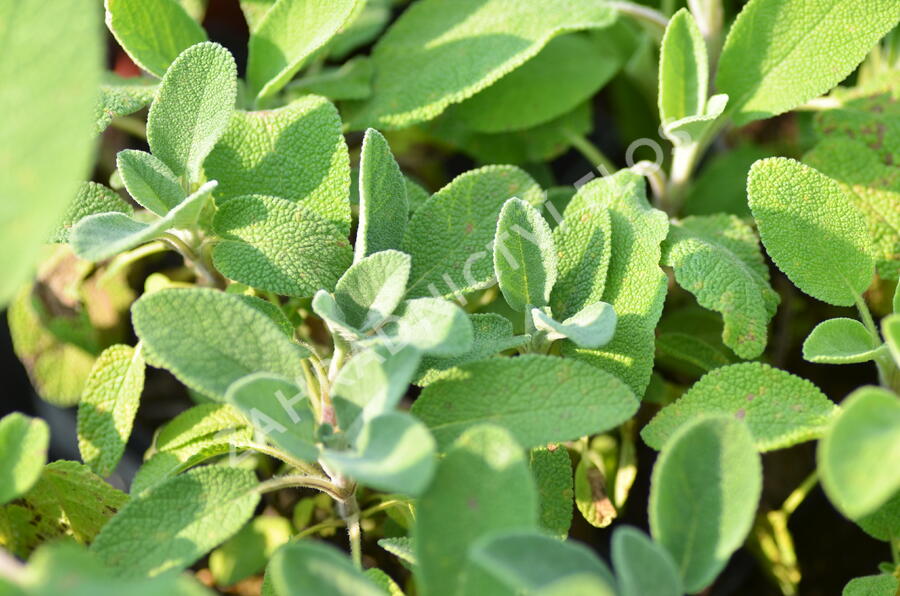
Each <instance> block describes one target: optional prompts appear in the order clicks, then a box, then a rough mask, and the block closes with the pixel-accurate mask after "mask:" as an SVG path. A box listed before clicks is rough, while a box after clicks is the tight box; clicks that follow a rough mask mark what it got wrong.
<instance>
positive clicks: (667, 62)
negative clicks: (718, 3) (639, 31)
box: [659, 8, 709, 124]
mask: <svg viewBox="0 0 900 596" xmlns="http://www.w3.org/2000/svg"><path fill="white" fill-rule="evenodd" d="M708 86H709V65H708V59H707V56H706V43H705V42H704V41H703V36H702V35H701V34H700V29H699V28H698V27H697V23H696V21H694V17H693V16H691V13H690V11H688V10H687V9H686V8H682V9H681V10H679V11H678V12H676V13H675V14H674V15H673V16H672V18H671V19H669V24H668V26H667V27H666V33H665V36H664V37H663V41H662V45H661V47H660V55H659V117H660V121H661V122H662V123H663V124H669V123H670V122H674V121H676V120H681V119H682V118H686V117H689V116H697V115H699V114H702V113H703V112H704V110H705V107H706V93H707V88H708Z"/></svg>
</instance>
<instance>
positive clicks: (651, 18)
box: [606, 1, 669, 40]
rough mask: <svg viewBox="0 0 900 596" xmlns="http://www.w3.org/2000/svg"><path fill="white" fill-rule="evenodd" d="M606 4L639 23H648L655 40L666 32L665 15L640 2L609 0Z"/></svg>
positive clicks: (667, 23)
mask: <svg viewBox="0 0 900 596" xmlns="http://www.w3.org/2000/svg"><path fill="white" fill-rule="evenodd" d="M606 4H608V5H609V6H611V7H612V8H615V9H616V10H618V11H619V12H620V13H622V14H624V15H628V16H629V17H631V18H633V19H634V20H636V21H639V22H640V23H643V24H645V25H649V28H650V29H651V30H652V31H653V34H654V36H655V37H656V38H657V40H661V39H662V36H663V33H665V32H666V27H668V25H669V19H667V18H666V17H665V15H663V14H662V13H661V12H659V11H658V10H654V9H652V8H650V7H648V6H643V5H642V4H636V3H634V2H619V1H611V2H607V3H606Z"/></svg>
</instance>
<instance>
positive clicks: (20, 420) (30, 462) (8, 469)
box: [0, 412, 50, 504]
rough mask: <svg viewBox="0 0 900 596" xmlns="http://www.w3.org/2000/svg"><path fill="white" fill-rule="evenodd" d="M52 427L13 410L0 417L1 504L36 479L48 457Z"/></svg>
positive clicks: (19, 493)
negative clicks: (1, 455) (0, 454)
mask: <svg viewBox="0 0 900 596" xmlns="http://www.w3.org/2000/svg"><path fill="white" fill-rule="evenodd" d="M49 443H50V430H49V429H48V428H47V423H46V422H44V421H43V420H41V419H40V418H29V417H28V416H25V415H24V414H20V413H18V412H13V413H12V414H9V415H7V416H4V417H3V418H0V453H2V454H3V457H2V458H0V504H3V503H6V502H7V501H9V500H11V499H15V498H16V497H18V496H20V495H22V494H23V493H24V492H25V491H27V490H28V489H29V488H31V487H32V485H34V483H35V482H37V479H38V477H39V476H40V475H41V468H43V467H44V463H45V462H46V461H47V446H48V445H49Z"/></svg>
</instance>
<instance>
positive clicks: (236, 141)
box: [205, 96, 350, 234]
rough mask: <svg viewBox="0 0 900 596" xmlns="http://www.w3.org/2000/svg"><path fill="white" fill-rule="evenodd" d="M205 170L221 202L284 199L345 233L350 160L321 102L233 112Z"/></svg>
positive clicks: (337, 122) (312, 99) (334, 118)
mask: <svg viewBox="0 0 900 596" xmlns="http://www.w3.org/2000/svg"><path fill="white" fill-rule="evenodd" d="M205 169H206V173H207V175H208V176H209V177H210V178H213V179H216V180H218V181H219V183H220V187H219V190H218V192H216V200H217V201H218V202H220V203H224V202H225V201H227V200H229V199H232V198H234V197H239V196H242V195H252V194H262V195H270V196H274V197H279V198H282V199H288V200H290V201H293V202H295V203H298V204H300V205H303V206H304V207H305V208H306V209H309V210H310V211H313V212H314V213H317V214H318V215H320V216H321V217H323V218H325V219H327V220H328V221H330V222H331V223H333V224H334V225H335V226H337V227H338V228H339V229H340V230H341V231H342V232H344V233H345V234H349V233H350V204H349V203H348V201H347V196H348V195H347V193H348V189H349V188H350V158H349V157H348V155H347V144H346V143H345V142H344V137H343V135H342V134H341V119H340V116H338V113H337V109H336V108H335V107H334V106H333V105H332V104H331V103H329V102H328V101H327V100H325V99H323V98H321V97H316V96H307V97H302V98H300V99H298V100H297V101H295V102H292V103H290V104H288V105H286V106H284V107H282V108H278V109H277V110H264V111H260V112H244V111H240V110H238V111H235V112H234V114H233V115H232V116H231V122H230V123H229V124H228V128H227V129H226V130H225V134H223V135H222V138H221V139H220V140H219V142H218V143H217V144H216V147H215V149H214V150H213V151H212V153H210V155H209V158H208V159H207V160H206V163H205Z"/></svg>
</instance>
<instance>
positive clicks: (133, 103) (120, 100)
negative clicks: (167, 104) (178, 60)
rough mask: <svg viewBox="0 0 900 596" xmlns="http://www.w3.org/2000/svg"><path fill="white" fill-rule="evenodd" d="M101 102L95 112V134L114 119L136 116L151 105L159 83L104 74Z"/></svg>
mask: <svg viewBox="0 0 900 596" xmlns="http://www.w3.org/2000/svg"><path fill="white" fill-rule="evenodd" d="M102 81H103V82H102V84H101V85H100V100H99V101H98V102H97V105H96V108H95V110H94V120H95V126H94V132H95V133H96V134H100V133H101V132H103V131H104V130H106V127H107V126H109V124H110V122H112V121H113V119H114V118H118V117H119V116H127V115H129V114H134V113H135V112H137V111H138V110H140V109H143V108H145V107H147V106H148V105H150V102H152V101H153V96H154V95H156V86H157V83H158V81H157V80H155V79H151V78H149V77H147V78H143V77H141V78H138V77H127V78H126V77H120V76H117V75H115V74H113V73H109V72H108V73H104V76H103V79H102Z"/></svg>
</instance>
